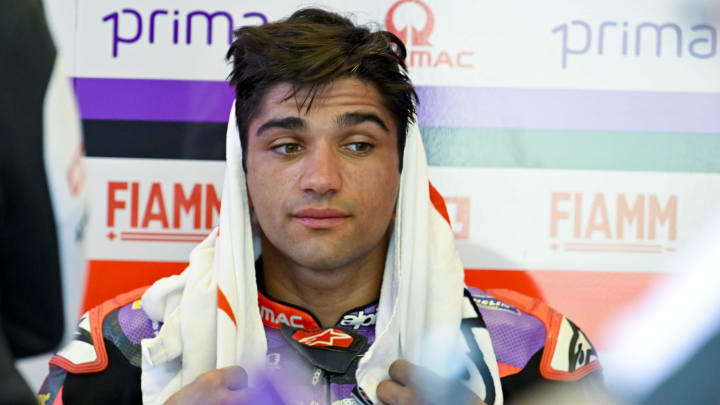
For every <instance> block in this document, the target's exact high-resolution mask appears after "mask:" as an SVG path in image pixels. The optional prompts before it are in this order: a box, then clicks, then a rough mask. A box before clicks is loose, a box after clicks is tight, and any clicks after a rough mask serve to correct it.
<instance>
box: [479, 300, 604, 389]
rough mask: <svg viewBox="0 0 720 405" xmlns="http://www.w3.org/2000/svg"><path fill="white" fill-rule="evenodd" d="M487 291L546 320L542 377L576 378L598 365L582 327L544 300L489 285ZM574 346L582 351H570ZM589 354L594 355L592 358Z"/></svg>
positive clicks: (571, 379)
mask: <svg viewBox="0 0 720 405" xmlns="http://www.w3.org/2000/svg"><path fill="white" fill-rule="evenodd" d="M486 292H487V293H488V294H490V295H492V296H493V297H495V298H497V299H499V300H501V301H503V302H505V303H506V304H510V305H512V306H514V307H515V308H517V309H519V310H521V311H523V312H525V313H528V314H530V315H532V316H534V317H536V318H538V319H539V320H540V321H542V322H543V324H545V329H546V332H547V333H546V338H545V349H544V351H543V356H542V359H541V360H540V374H541V375H542V376H543V377H544V378H546V379H548V380H559V381H576V380H579V379H581V378H583V377H585V376H586V375H588V374H590V373H592V372H594V371H596V370H598V369H600V363H599V362H598V360H597V356H596V354H595V350H594V349H593V348H592V346H591V345H590V342H589V341H588V340H587V338H586V337H585V335H584V334H583V333H582V331H580V329H579V328H577V327H576V326H575V325H574V324H573V323H572V322H570V321H569V320H568V319H567V318H565V317H564V316H563V315H562V314H560V313H558V312H557V311H555V310H554V309H552V308H550V307H549V306H548V305H547V304H546V303H545V302H543V301H541V300H540V299H537V298H533V297H528V296H526V295H523V294H520V293H518V292H515V291H511V290H505V289H492V290H487V291H486ZM583 343H585V344H586V346H587V347H586V348H583V346H582V344H583ZM576 349H577V350H579V351H581V352H582V353H580V352H578V353H574V352H573V353H571V351H575V350H576ZM583 350H584V351H583ZM573 354H577V356H573ZM591 355H592V356H591ZM578 356H579V357H580V361H579V362H578V361H577V360H578V358H577V357H578ZM591 357H593V358H592V360H591ZM578 363H580V364H579V367H577V366H578Z"/></svg>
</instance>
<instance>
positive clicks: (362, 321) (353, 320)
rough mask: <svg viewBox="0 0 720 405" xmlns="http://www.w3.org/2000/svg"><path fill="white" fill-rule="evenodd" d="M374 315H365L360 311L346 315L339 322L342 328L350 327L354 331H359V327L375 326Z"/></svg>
mask: <svg viewBox="0 0 720 405" xmlns="http://www.w3.org/2000/svg"><path fill="white" fill-rule="evenodd" d="M375 317H376V315H375V314H366V313H365V312H364V311H360V312H358V313H357V315H355V314H347V315H345V316H344V317H343V319H342V320H341V321H340V325H342V326H350V327H352V328H353V329H355V330H358V329H360V327H361V326H370V325H375Z"/></svg>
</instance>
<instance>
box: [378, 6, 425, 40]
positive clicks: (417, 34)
mask: <svg viewBox="0 0 720 405" xmlns="http://www.w3.org/2000/svg"><path fill="white" fill-rule="evenodd" d="M404 3H414V4H417V5H419V6H420V7H422V9H423V10H424V11H425V18H426V20H425V26H423V27H422V29H420V30H418V29H417V28H415V27H412V42H410V40H411V39H410V38H408V27H403V29H401V30H400V29H398V28H397V27H396V26H395V18H394V17H395V11H396V10H397V9H398V7H400V5H401V4H404ZM385 26H386V27H387V30H388V31H390V32H392V33H393V34H395V35H397V37H398V38H400V39H401V40H402V41H403V42H404V43H405V44H407V45H410V44H413V45H419V46H430V45H431V44H430V34H432V32H433V28H435V16H434V15H433V12H432V10H430V7H428V5H427V4H425V3H423V2H422V1H420V0H400V1H398V2H397V3H395V4H393V6H392V7H390V11H388V13H387V16H385Z"/></svg>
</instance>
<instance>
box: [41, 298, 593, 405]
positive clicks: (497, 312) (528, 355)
mask: <svg viewBox="0 0 720 405" xmlns="http://www.w3.org/2000/svg"><path fill="white" fill-rule="evenodd" d="M143 291H144V290H143V289H141V290H136V291H134V292H131V293H128V294H124V295H122V296H119V297H118V298H116V299H114V300H111V301H108V302H106V303H105V304H103V305H101V306H100V307H98V308H96V309H94V310H92V311H90V312H89V313H88V314H86V315H84V316H83V317H82V319H81V321H80V325H79V327H78V333H77V336H76V339H75V340H74V341H73V342H71V344H69V345H68V346H67V347H66V348H64V349H63V350H61V351H60V352H58V354H57V355H56V356H55V357H53V359H52V360H51V361H50V374H49V375H48V377H47V379H46V380H45V383H44V384H43V386H42V387H41V389H40V393H39V397H40V399H41V401H42V400H44V403H45V404H47V405H54V404H66V405H77V404H103V403H108V404H110V403H112V404H117V405H120V404H139V403H141V402H142V394H141V389H140V364H141V349H140V341H141V339H145V338H152V337H154V336H155V334H156V333H157V332H158V331H159V330H160V327H161V326H162V325H161V324H159V323H157V322H154V321H152V320H151V319H149V318H148V317H147V315H146V314H145V312H144V311H143V309H142V307H141V304H140V300H139V298H140V297H141V295H142V293H143ZM260 291H262V286H260ZM465 296H466V299H468V300H470V301H471V302H472V305H473V306H474V308H475V310H476V312H477V315H478V318H477V321H478V322H481V323H482V324H484V325H485V327H487V329H488V331H489V333H490V337H491V340H492V344H493V348H494V350H495V355H496V358H497V361H498V366H499V370H500V377H501V384H502V389H503V396H504V400H505V403H512V402H513V400H514V399H515V398H517V397H518V395H521V394H523V393H525V392H527V390H528V389H530V388H535V387H537V386H538V385H541V384H545V385H548V384H550V385H552V384H567V383H568V382H570V383H572V384H581V385H583V387H587V389H585V388H583V389H584V390H585V391H586V392H588V393H589V395H592V392H596V391H597V390H598V389H599V387H600V385H601V382H600V378H598V377H599V376H600V372H599V371H598V370H599V365H598V361H597V356H596V353H595V350H594V349H593V347H592V346H591V345H590V343H589V341H588V340H587V338H586V337H585V335H584V334H583V333H582V331H581V330H580V329H579V328H577V327H576V326H575V325H574V324H573V323H572V322H570V321H569V320H567V318H565V317H563V316H562V315H560V314H558V313H557V312H555V311H553V310H552V309H550V308H549V307H547V306H546V305H545V304H543V303H542V302H540V301H539V300H536V299H532V298H529V297H525V296H522V295H520V294H517V293H513V292H510V291H507V290H502V291H493V292H492V294H490V293H486V292H483V291H480V290H477V289H473V288H470V289H468V290H466V292H465ZM500 296H502V297H503V300H501V299H499V298H498V297H500ZM258 301H259V304H260V311H261V317H262V319H263V323H264V326H265V333H266V336H267V349H268V350H267V357H266V376H267V381H268V384H266V385H264V387H265V388H266V390H265V392H264V395H266V397H265V398H264V399H263V400H262V401H261V402H263V403H273V401H276V402H275V403H278V404H280V403H292V404H307V405H351V404H363V403H368V402H364V401H365V400H364V399H363V393H362V392H361V391H358V389H357V388H356V386H357V384H356V380H355V370H356V369H357V364H358V361H359V359H360V358H361V357H362V355H363V354H364V353H365V351H366V350H367V349H368V347H369V346H370V345H371V344H372V343H373V342H374V340H375V320H376V315H377V314H376V310H377V302H372V303H369V304H367V305H365V306H362V307H359V308H355V309H352V310H350V311H347V312H346V313H345V314H344V315H343V316H342V317H341V318H340V319H339V320H338V322H337V324H336V325H335V327H333V328H326V329H320V328H319V322H318V321H317V318H315V317H314V316H313V315H312V314H311V313H310V312H309V311H307V310H304V309H302V308H299V307H295V306H292V305H288V304H285V303H282V302H279V301H276V300H273V299H271V298H269V297H267V295H265V294H263V293H262V292H260V293H259V294H258ZM509 301H512V303H511V302H509ZM466 338H467V337H466ZM490 385H492V384H490ZM279 392H285V393H287V392H291V393H292V398H291V401H287V398H286V400H285V401H280V400H278V398H280V396H282V395H281V394H279ZM494 397H495V395H494V393H489V394H488V397H487V398H484V399H483V400H484V401H485V402H486V403H488V404H489V405H492V404H493V403H494Z"/></svg>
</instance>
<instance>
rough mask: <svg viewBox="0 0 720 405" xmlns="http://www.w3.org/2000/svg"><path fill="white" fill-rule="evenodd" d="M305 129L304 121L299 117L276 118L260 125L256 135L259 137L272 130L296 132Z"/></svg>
mask: <svg viewBox="0 0 720 405" xmlns="http://www.w3.org/2000/svg"><path fill="white" fill-rule="evenodd" d="M305 127H306V125H305V120H304V119H302V118H299V117H285V118H277V119H272V120H270V121H267V122H266V123H264V124H262V125H260V128H258V130H257V132H256V134H257V136H260V135H262V134H263V132H266V131H269V130H270V129H273V128H281V129H290V130H298V129H305Z"/></svg>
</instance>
